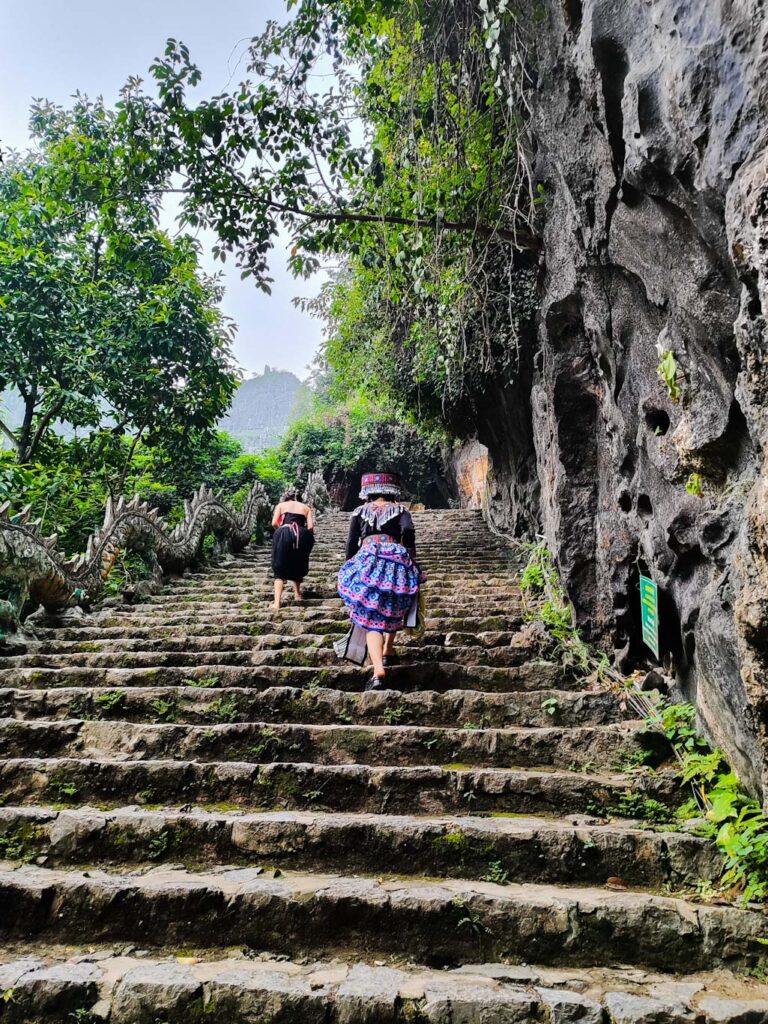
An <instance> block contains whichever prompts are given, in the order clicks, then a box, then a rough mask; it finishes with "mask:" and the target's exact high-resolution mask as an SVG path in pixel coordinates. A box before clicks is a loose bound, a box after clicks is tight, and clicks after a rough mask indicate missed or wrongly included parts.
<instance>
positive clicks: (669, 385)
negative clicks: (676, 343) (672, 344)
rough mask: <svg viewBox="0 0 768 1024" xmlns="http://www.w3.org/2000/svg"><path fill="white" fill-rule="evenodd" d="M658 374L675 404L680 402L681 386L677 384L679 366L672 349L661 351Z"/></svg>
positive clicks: (657, 368)
mask: <svg viewBox="0 0 768 1024" xmlns="http://www.w3.org/2000/svg"><path fill="white" fill-rule="evenodd" d="M656 372H657V373H658V375H659V377H660V378H661V380H662V382H663V384H664V387H665V388H666V389H667V394H668V395H669V397H670V398H671V399H672V401H673V402H679V401H680V385H679V384H678V382H677V374H678V365H677V359H676V358H675V353H674V352H672V351H671V350H670V349H666V348H665V349H661V350H660V351H659V365H658V366H657V367H656Z"/></svg>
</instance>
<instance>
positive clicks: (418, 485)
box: [278, 395, 447, 507]
mask: <svg viewBox="0 0 768 1024" xmlns="http://www.w3.org/2000/svg"><path fill="white" fill-rule="evenodd" d="M442 441H443V438H442V437H441V436H440V435H438V434H435V435H433V436H430V437H427V436H425V434H424V432H423V431H422V430H419V429H418V428H417V427H416V426H415V425H414V424H413V423H411V422H409V421H408V420H407V419H406V418H405V417H404V416H403V415H401V414H400V415H399V414H397V413H396V412H393V410H391V409H389V410H386V409H383V408H381V407H380V406H377V405H376V404H374V403H373V402H371V401H370V400H369V399H367V398H365V397H362V396H359V395H353V396H348V397H347V398H346V399H345V400H344V401H340V402H335V403H334V402H328V401H323V400H322V398H320V399H318V400H317V402H316V405H315V409H314V411H313V412H312V414H311V415H309V416H307V417H305V418H304V419H301V420H298V421H296V422H295V423H293V424H292V425H291V427H290V428H289V430H288V432H287V434H286V436H285V439H284V440H283V442H282V444H281V446H280V448H279V449H278V456H279V459H280V462H281V464H282V467H283V472H284V474H285V476H286V478H287V479H288V480H297V481H299V482H302V481H303V480H304V479H306V476H307V474H308V473H310V472H312V471H314V470H316V469H318V468H319V469H321V470H322V472H323V476H324V478H325V480H326V483H327V484H328V485H329V488H330V490H331V493H332V496H333V497H334V499H335V500H336V501H337V502H338V503H339V504H340V505H341V506H342V507H354V505H355V504H356V503H357V491H358V484H359V481H360V475H361V474H362V473H365V472H371V471H373V470H382V471H387V470H393V471H395V472H398V473H400V474H401V475H402V477H403V482H404V485H405V487H406V490H407V491H408V493H409V494H410V495H411V496H412V497H414V498H418V499H421V500H426V501H428V502H429V503H430V504H437V505H441V504H444V503H445V500H446V497H447V496H446V494H445V493H444V492H443V489H442V486H441V481H442V476H443V472H442V459H441V443H442Z"/></svg>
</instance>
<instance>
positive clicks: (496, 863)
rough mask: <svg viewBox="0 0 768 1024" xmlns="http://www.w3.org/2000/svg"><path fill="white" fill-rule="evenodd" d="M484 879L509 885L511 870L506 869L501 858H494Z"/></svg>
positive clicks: (497, 883)
mask: <svg viewBox="0 0 768 1024" xmlns="http://www.w3.org/2000/svg"><path fill="white" fill-rule="evenodd" d="M482 881H483V882H495V883H496V885H509V872H508V871H506V870H505V869H504V867H503V866H502V863H501V861H500V860H492V861H491V863H490V864H489V865H488V870H487V871H486V873H485V874H484V875H483V877H482Z"/></svg>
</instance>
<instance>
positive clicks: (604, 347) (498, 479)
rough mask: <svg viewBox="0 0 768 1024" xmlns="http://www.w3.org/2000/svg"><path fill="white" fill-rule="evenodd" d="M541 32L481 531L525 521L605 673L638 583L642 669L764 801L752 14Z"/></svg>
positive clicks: (632, 7) (764, 163) (716, 9)
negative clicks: (519, 309)
mask: <svg viewBox="0 0 768 1024" xmlns="http://www.w3.org/2000/svg"><path fill="white" fill-rule="evenodd" d="M546 10H547V17H546V21H544V22H543V23H542V24H541V26H540V37H539V66H538V86H537V89H536V93H535V108H534V112H533V133H534V137H535V144H536V151H537V162H536V173H537V177H538V179H539V180H541V181H542V182H543V183H544V185H545V188H546V194H547V203H546V227H545V236H544V255H543V258H542V265H541V291H542V296H543V306H542V313H541V317H540V323H539V331H538V339H537V345H536V347H535V351H532V352H531V354H530V361H531V374H532V380H531V387H530V390H529V394H530V402H529V403H525V406H524V408H525V410H526V416H527V417H528V419H527V421H526V423H525V424H523V425H522V426H520V425H519V424H518V425H517V426H516V427H515V428H514V430H512V431H510V430H509V429H507V428H506V426H504V425H503V424H504V423H506V420H505V419H504V409H503V407H502V409H501V410H499V409H498V408H497V409H496V415H494V416H491V415H489V416H488V417H487V419H488V421H489V422H488V423H486V424H481V425H480V430H479V436H480V439H481V441H483V442H484V443H486V444H487V445H488V448H489V457H490V460H491V464H492V467H493V489H494V493H495V500H494V512H493V514H494V515H495V516H496V518H497V520H500V521H502V522H504V523H505V524H506V525H507V527H508V528H510V529H517V530H518V532H519V529H520V510H521V509H523V510H524V512H525V515H524V516H523V518H524V519H525V520H526V522H525V525H526V527H527V528H528V530H529V531H530V529H531V526H532V520H533V519H536V518H537V517H538V525H539V526H540V527H541V528H542V529H543V531H544V533H545V534H546V536H547V538H548V541H549V544H550V546H551V547H552V549H553V550H554V551H555V552H556V555H557V558H558V561H559V564H560V567H561V570H562V572H563V577H564V581H565V584H566V586H567V589H568V592H569V595H570V597H571V599H572V601H573V603H574V606H575V608H576V613H577V618H578V620H579V622H580V624H581V625H582V626H584V628H585V629H587V630H588V631H589V632H591V633H592V634H593V636H594V637H595V639H599V640H601V641H602V642H604V643H606V642H607V643H608V645H609V646H610V647H612V648H613V649H615V650H616V652H617V653H618V655H619V659H620V661H621V662H623V663H624V664H625V665H626V666H630V665H636V664H639V663H641V662H642V660H643V658H644V657H645V654H644V651H643V647H642V644H641V641H640V635H639V598H638V587H637V584H638V576H639V574H640V572H643V573H648V574H650V575H651V576H652V577H653V578H654V579H655V580H656V581H657V583H658V584H659V588H660V593H661V616H662V646H663V648H664V660H665V662H666V663H667V665H668V666H669V667H671V668H674V671H675V672H676V674H677V676H678V680H679V682H680V684H681V686H682V687H683V690H684V692H686V694H687V695H688V696H689V697H690V698H691V699H693V700H695V702H696V703H697V706H698V708H699V711H700V715H701V718H702V724H703V726H704V727H705V729H706V730H707V731H708V732H709V734H710V735H711V737H712V738H713V740H714V741H715V742H717V743H719V744H720V745H721V746H722V747H724V749H725V750H726V751H727V752H728V754H729V755H730V757H731V759H732V761H733V763H734V765H735V767H736V768H737V770H738V771H739V773H740V775H741V776H742V777H743V779H744V781H745V782H746V783H747V784H748V785H750V787H751V788H752V789H753V790H754V791H756V792H757V791H763V792H768V784H766V783H767V782H768V777H767V773H768V739H767V737H766V727H767V725H768V705H767V704H766V701H767V700H768V454H767V452H768V401H767V399H768V368H767V366H766V361H765V360H766V346H767V345H768V341H766V333H765V309H766V305H765V303H766V301H768V296H767V295H766V289H767V288H768V224H767V223H766V220H767V218H768V183H767V179H768V149H766V132H767V131H768V114H766V111H768V60H767V59H766V24H767V23H768V5H766V4H765V3H764V0H711V2H707V3H704V2H703V0H698V2H694V0H677V2H674V3H673V2H671V0H583V2H582V0H547V4H546ZM659 347H661V348H663V349H668V350H672V351H673V352H674V353H675V357H676V359H677V361H678V364H679V368H680V374H679V384H680V389H681V397H680V400H679V401H677V402H675V401H673V400H672V399H671V398H670V396H669V394H668V392H667V389H666V387H665V386H664V384H663V382H662V381H661V379H660V377H659V375H658V373H657V369H656V368H657V365H658V362H659V354H658V348H659ZM494 401H495V398H494ZM500 423H502V426H501V427H499V424H500ZM531 443H532V446H533V453H535V454H534V456H533V457H534V459H535V469H534V470H533V471H531V456H532V452H531ZM692 473H697V474H700V476H701V478H702V482H703V494H701V495H697V494H689V493H688V492H687V491H686V482H687V481H688V480H689V478H690V475H691V474H692Z"/></svg>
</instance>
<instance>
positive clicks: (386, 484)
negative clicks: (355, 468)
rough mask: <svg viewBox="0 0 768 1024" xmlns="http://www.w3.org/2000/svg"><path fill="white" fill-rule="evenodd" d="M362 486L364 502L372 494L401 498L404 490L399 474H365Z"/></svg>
mask: <svg viewBox="0 0 768 1024" xmlns="http://www.w3.org/2000/svg"><path fill="white" fill-rule="evenodd" d="M360 484H361V486H360V497H361V498H362V499H363V501H365V499H366V498H368V497H369V495H371V494H385V495H387V497H392V498H399V497H400V492H401V490H402V487H401V485H400V477H399V476H398V475H397V473H363V478H362V480H361V481H360Z"/></svg>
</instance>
